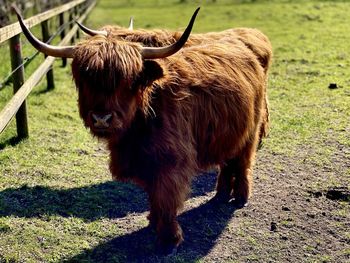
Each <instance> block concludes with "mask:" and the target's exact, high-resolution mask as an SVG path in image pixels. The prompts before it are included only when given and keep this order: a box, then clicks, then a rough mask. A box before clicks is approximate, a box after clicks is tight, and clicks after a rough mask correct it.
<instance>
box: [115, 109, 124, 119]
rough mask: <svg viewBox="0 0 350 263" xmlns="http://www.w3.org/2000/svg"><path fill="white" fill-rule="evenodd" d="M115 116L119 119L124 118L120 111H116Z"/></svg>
mask: <svg viewBox="0 0 350 263" xmlns="http://www.w3.org/2000/svg"><path fill="white" fill-rule="evenodd" d="M115 114H116V115H117V117H118V118H119V119H121V118H122V117H123V114H122V112H121V111H119V110H116V111H115Z"/></svg>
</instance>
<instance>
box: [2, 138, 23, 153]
mask: <svg viewBox="0 0 350 263" xmlns="http://www.w3.org/2000/svg"><path fill="white" fill-rule="evenodd" d="M23 140H24V139H20V138H19V137H17V136H15V137H12V138H10V139H8V140H6V141H4V142H0V150H3V149H5V148H6V147H8V146H16V145H17V144H19V143H20V142H22V141H23Z"/></svg>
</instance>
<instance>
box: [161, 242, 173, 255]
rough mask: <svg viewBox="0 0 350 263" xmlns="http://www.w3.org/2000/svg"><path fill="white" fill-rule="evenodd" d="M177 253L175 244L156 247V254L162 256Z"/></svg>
mask: <svg viewBox="0 0 350 263" xmlns="http://www.w3.org/2000/svg"><path fill="white" fill-rule="evenodd" d="M176 253H177V246H176V245H170V244H169V245H159V246H158V247H157V254H159V255H162V256H174V255H176Z"/></svg>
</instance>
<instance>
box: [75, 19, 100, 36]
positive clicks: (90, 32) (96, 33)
mask: <svg viewBox="0 0 350 263" xmlns="http://www.w3.org/2000/svg"><path fill="white" fill-rule="evenodd" d="M75 23H77V25H78V26H79V27H80V29H81V30H82V31H83V32H84V33H86V34H88V35H90V36H96V35H102V36H107V31H105V30H93V29H90V28H87V27H86V26H84V25H83V24H81V23H79V22H78V21H75Z"/></svg>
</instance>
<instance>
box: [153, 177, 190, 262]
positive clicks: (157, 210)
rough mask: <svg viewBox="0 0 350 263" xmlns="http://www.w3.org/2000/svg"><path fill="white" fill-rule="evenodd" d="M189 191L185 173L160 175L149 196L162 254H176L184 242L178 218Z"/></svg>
mask: <svg viewBox="0 0 350 263" xmlns="http://www.w3.org/2000/svg"><path fill="white" fill-rule="evenodd" d="M188 191H189V178H187V175H186V176H185V175H184V174H183V173H174V172H173V173H171V175H159V176H157V178H156V180H155V181H154V183H153V186H152V188H151V189H149V191H148V194H149V198H150V206H151V212H150V215H149V220H150V225H151V226H154V227H155V229H156V232H157V245H158V250H159V252H160V253H162V254H166V255H168V254H173V253H176V250H177V247H178V246H179V245H180V244H181V242H182V241H183V234H182V229H181V227H180V225H179V223H178V222H177V219H176V216H177V212H178V211H179V209H181V208H182V207H183V204H184V201H185V199H186V197H187V194H188Z"/></svg>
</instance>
